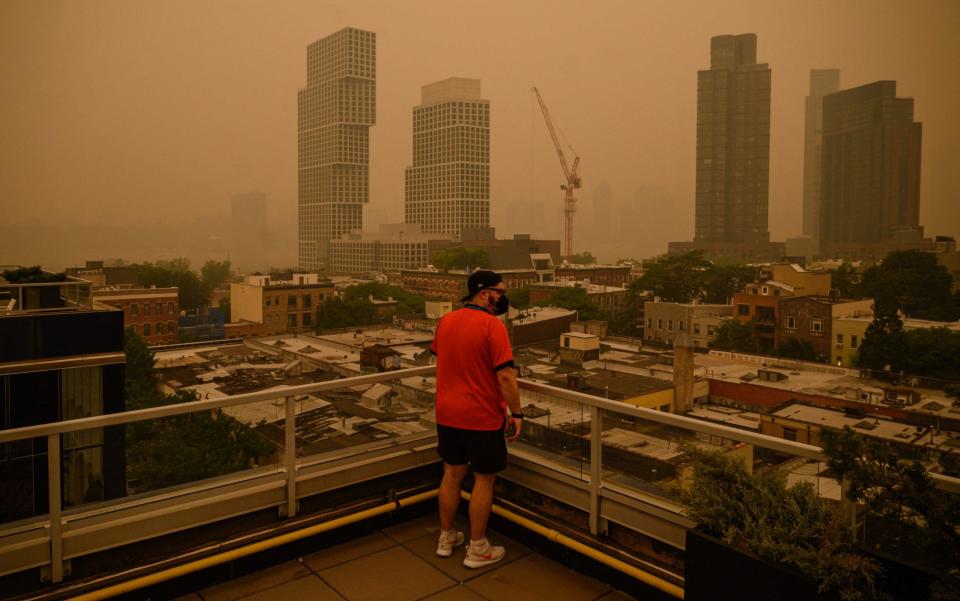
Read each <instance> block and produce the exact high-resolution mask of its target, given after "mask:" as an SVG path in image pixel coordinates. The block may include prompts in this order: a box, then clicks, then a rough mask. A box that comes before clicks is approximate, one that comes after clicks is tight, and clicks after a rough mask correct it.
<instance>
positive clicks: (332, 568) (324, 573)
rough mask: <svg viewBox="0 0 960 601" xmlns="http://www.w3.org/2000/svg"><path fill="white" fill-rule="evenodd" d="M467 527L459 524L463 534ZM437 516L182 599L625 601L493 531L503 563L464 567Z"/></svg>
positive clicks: (461, 552) (460, 552)
mask: <svg viewBox="0 0 960 601" xmlns="http://www.w3.org/2000/svg"><path fill="white" fill-rule="evenodd" d="M464 527H465V525H464V524H458V528H460V529H461V530H463V529H464ZM438 532H439V526H438V525H437V521H436V517H435V516H427V517H423V518H418V519H414V520H411V521H408V522H404V523H402V524H398V525H396V526H391V527H389V528H385V529H383V530H380V531H377V532H375V533H373V534H370V535H368V536H365V537H363V538H359V539H355V540H353V541H350V542H347V543H344V544H341V545H339V546H336V547H331V548H329V549H324V550H323V551H318V552H316V553H313V554H310V555H306V556H303V557H300V558H298V559H297V560H295V561H289V562H287V563H284V564H280V565H277V566H273V567H270V568H266V569H264V570H261V571H259V572H254V573H251V574H247V575H245V576H242V577H240V578H237V579H235V580H231V581H229V582H224V583H222V584H218V585H216V586H211V587H209V588H205V589H201V590H198V591H195V592H193V593H190V594H188V595H185V596H183V597H180V598H179V599H180V600H182V601H199V600H203V601H231V600H234V599H244V600H245V601H274V600H276V601H298V600H300V599H315V600H317V601H343V600H346V601H414V600H418V599H422V600H424V601H426V600H430V601H483V600H485V599H486V600H489V601H498V600H500V599H509V600H510V601H541V600H544V599H548V600H549V601H594V600H597V601H600V600H602V601H627V600H630V599H633V597H630V596H628V595H626V594H624V593H622V592H619V591H616V590H613V589H612V588H611V587H610V586H608V585H607V584H605V583H603V582H600V581H598V580H594V579H593V578H590V577H588V576H585V575H583V574H579V573H577V572H574V571H572V570H569V569H567V568H565V567H564V566H562V565H561V564H559V563H557V562H555V561H552V560H550V559H547V558H546V557H544V556H542V555H540V554H538V553H536V552H534V551H531V550H530V549H528V548H526V547H524V546H523V545H522V544H520V543H518V542H516V541H514V540H511V539H509V538H507V537H506V536H503V535H501V534H499V533H497V532H493V531H491V532H490V534H489V538H490V540H491V542H493V543H494V544H498V545H503V546H505V547H506V549H507V555H506V557H505V558H504V559H503V561H501V562H499V563H497V564H494V565H492V566H487V567H485V568H481V569H477V570H471V569H468V568H465V567H463V564H462V563H461V562H462V561H463V556H464V550H463V548H462V547H461V548H458V549H456V551H455V553H454V555H453V557H449V558H439V557H437V556H436V544H437V536H438Z"/></svg>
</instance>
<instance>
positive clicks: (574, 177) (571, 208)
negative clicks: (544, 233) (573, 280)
mask: <svg viewBox="0 0 960 601" xmlns="http://www.w3.org/2000/svg"><path fill="white" fill-rule="evenodd" d="M530 89H531V90H532V91H533V93H534V94H536V95H537V101H538V102H539V103H540V110H541V111H543V120H544V121H546V122H547V129H548V130H550V137H551V138H553V146H554V148H556V149H557V156H558V157H560V166H561V167H563V176H564V177H565V178H566V180H567V181H566V183H564V184H563V185H561V186H560V189H561V190H564V191H565V195H564V198H563V258H564V259H566V260H567V261H569V262H573V214H574V213H576V212H577V199H576V198H574V196H573V191H574V190H576V189H577V188H579V187H580V173H579V172H578V170H579V169H580V157H579V156H577V151H576V150H574V149H573V146H571V145H570V142H567V138H566V136H564V138H563V141H564V142H566V144H567V148H569V149H570V152H572V153H573V168H570V167H568V166H567V157H566V156H564V154H563V147H562V146H561V145H560V138H558V137H557V128H556V127H555V126H554V124H553V120H552V119H551V118H550V111H548V110H547V105H546V104H544V103H543V98H542V97H541V96H540V91H539V90H537V88H535V87H534V88H530ZM560 134H561V135H563V132H562V131H561V132H560Z"/></svg>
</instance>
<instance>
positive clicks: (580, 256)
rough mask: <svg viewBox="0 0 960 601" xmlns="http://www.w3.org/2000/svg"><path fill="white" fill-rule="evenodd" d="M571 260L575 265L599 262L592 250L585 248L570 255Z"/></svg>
mask: <svg viewBox="0 0 960 601" xmlns="http://www.w3.org/2000/svg"><path fill="white" fill-rule="evenodd" d="M570 262H571V263H573V264H574V265H592V264H594V263H596V262H597V258H596V257H595V256H593V253H592V252H590V251H589V250H585V251H583V252H582V253H577V254H575V255H573V256H572V257H570Z"/></svg>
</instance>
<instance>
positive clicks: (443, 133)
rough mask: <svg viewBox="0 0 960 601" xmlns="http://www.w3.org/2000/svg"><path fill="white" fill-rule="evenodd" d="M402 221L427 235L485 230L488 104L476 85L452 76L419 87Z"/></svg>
mask: <svg viewBox="0 0 960 601" xmlns="http://www.w3.org/2000/svg"><path fill="white" fill-rule="evenodd" d="M405 196H406V204H405V214H406V215H405V218H406V222H407V223H419V224H420V225H421V227H422V229H423V231H424V232H425V233H428V234H453V235H454V236H455V237H456V238H457V239H460V238H461V233H462V232H463V230H464V229H466V228H487V227H489V226H490V102H489V101H488V100H483V99H481V98H480V80H479V79H462V78H459V77H451V78H450V79H444V80H443V81H438V82H436V83H432V84H428V85H425V86H423V88H422V91H421V101H420V106H416V107H414V109H413V165H411V166H410V167H407V171H406V193H405Z"/></svg>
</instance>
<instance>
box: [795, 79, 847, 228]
mask: <svg viewBox="0 0 960 601" xmlns="http://www.w3.org/2000/svg"><path fill="white" fill-rule="evenodd" d="M839 89H840V70H839V69H810V95H809V96H807V98H806V102H805V105H804V125H803V128H804V135H803V235H804V236H810V237H811V238H813V239H814V240H815V241H816V240H818V239H819V237H820V155H821V143H822V139H823V135H822V132H821V129H822V126H823V97H824V96H826V95H827V94H832V93H834V92H836V91H837V90H839Z"/></svg>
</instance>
